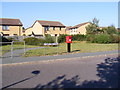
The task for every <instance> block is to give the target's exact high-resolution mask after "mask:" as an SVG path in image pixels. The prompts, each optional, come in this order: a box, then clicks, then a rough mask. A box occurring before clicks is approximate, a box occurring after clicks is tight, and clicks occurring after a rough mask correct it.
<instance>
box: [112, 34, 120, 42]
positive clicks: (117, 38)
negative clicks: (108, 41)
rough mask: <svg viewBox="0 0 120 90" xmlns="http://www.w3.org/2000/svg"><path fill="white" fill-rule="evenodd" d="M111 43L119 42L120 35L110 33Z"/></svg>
mask: <svg viewBox="0 0 120 90" xmlns="http://www.w3.org/2000/svg"><path fill="white" fill-rule="evenodd" d="M111 38H112V43H119V42H120V36H119V35H117V34H113V35H111Z"/></svg>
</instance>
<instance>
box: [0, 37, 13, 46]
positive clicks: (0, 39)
mask: <svg viewBox="0 0 120 90" xmlns="http://www.w3.org/2000/svg"><path fill="white" fill-rule="evenodd" d="M0 42H12V41H11V40H8V39H7V38H5V37H2V36H0ZM9 44H10V43H2V44H1V43H0V45H9Z"/></svg>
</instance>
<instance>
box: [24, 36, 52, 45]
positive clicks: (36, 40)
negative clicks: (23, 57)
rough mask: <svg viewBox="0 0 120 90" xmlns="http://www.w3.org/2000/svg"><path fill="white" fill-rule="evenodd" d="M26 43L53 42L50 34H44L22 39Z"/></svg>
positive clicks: (41, 43) (40, 43)
mask: <svg viewBox="0 0 120 90" xmlns="http://www.w3.org/2000/svg"><path fill="white" fill-rule="evenodd" d="M24 41H25V43H26V44H27V45H43V44H44V43H54V40H53V38H52V37H51V36H50V35H46V36H45V39H44V38H35V37H29V38H25V39H24Z"/></svg>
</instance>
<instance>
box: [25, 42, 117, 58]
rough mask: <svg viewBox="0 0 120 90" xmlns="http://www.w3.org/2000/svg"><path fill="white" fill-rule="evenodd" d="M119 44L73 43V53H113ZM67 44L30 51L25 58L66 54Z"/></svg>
mask: <svg viewBox="0 0 120 90" xmlns="http://www.w3.org/2000/svg"><path fill="white" fill-rule="evenodd" d="M117 49H118V44H95V43H86V42H73V43H72V44H71V53H87V52H100V51H112V50H117ZM66 53H67V44H66V43H61V44H60V45H59V46H57V47H46V48H41V49H35V50H29V51H27V52H26V53H25V55H24V56H25V57H31V56H45V55H56V54H66Z"/></svg>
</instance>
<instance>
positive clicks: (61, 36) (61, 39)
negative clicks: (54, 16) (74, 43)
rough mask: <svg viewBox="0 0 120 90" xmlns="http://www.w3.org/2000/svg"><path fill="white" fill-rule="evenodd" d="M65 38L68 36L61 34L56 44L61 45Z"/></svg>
mask: <svg viewBox="0 0 120 90" xmlns="http://www.w3.org/2000/svg"><path fill="white" fill-rule="evenodd" d="M66 36H68V35H66V34H65V35H64V34H62V35H60V36H59V37H58V43H63V42H65V41H66Z"/></svg>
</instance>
